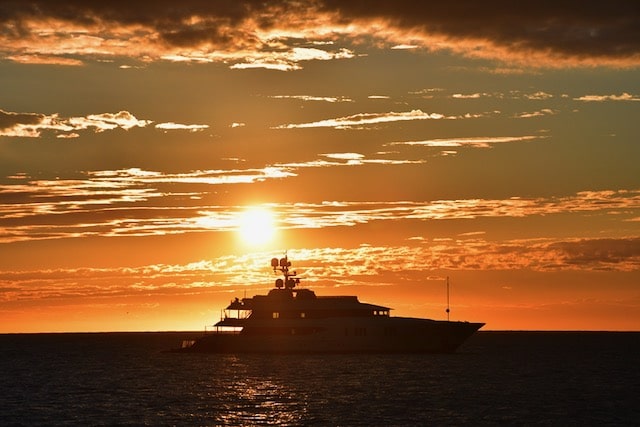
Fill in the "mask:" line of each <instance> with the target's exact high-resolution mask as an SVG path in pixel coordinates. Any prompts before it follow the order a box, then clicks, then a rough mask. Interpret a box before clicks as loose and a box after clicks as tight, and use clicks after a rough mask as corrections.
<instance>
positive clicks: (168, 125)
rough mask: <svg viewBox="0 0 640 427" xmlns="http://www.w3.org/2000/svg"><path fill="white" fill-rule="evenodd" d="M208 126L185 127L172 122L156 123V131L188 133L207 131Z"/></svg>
mask: <svg viewBox="0 0 640 427" xmlns="http://www.w3.org/2000/svg"><path fill="white" fill-rule="evenodd" d="M208 128H209V125H185V124H180V123H174V122H166V123H158V124H157V125H156V129H164V130H188V131H190V132H198V131H202V130H205V129H208Z"/></svg>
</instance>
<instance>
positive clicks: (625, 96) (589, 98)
mask: <svg viewBox="0 0 640 427" xmlns="http://www.w3.org/2000/svg"><path fill="white" fill-rule="evenodd" d="M574 100H576V101H584V102H604V101H640V96H637V95H631V94H629V93H627V92H623V93H622V94H620V95H584V96H581V97H579V98H574Z"/></svg>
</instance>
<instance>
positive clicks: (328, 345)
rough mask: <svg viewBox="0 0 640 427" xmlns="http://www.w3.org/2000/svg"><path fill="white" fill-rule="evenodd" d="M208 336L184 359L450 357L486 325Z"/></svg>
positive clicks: (296, 325) (369, 322) (389, 324)
mask: <svg viewBox="0 0 640 427" xmlns="http://www.w3.org/2000/svg"><path fill="white" fill-rule="evenodd" d="M269 323H270V324H268V325H260V326H257V325H256V326H252V325H250V324H247V325H246V326H245V328H244V329H243V331H242V332H241V333H235V334H230V333H209V334H205V335H204V336H203V337H201V338H200V339H198V340H196V341H195V342H193V343H190V345H187V346H185V347H183V348H180V349H175V350H174V351H175V352H185V353H190V352H194V353H452V352H454V351H456V349H457V348H458V347H459V346H460V345H461V344H462V343H463V342H464V341H465V340H466V339H467V338H469V337H470V336H471V335H473V334H474V333H475V332H476V331H477V330H478V329H480V328H481V327H482V326H483V325H484V323H468V322H448V321H436V320H429V319H416V318H403V317H381V318H375V319H370V318H369V319H358V318H353V319H352V318H331V319H322V320H317V321H310V320H297V321H296V320H293V321H287V320H277V321H274V322H269Z"/></svg>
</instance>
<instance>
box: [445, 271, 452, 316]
mask: <svg viewBox="0 0 640 427" xmlns="http://www.w3.org/2000/svg"><path fill="white" fill-rule="evenodd" d="M445 311H446V312H447V322H448V321H449V313H450V312H451V310H450V309H449V276H447V309H446V310H445Z"/></svg>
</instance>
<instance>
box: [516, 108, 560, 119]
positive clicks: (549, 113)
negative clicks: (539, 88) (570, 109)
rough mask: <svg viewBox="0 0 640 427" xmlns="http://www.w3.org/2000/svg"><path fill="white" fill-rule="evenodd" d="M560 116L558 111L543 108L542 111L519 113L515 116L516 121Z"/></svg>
mask: <svg viewBox="0 0 640 427" xmlns="http://www.w3.org/2000/svg"><path fill="white" fill-rule="evenodd" d="M555 114H558V111H557V110H552V109H551V108H543V109H542V110H538V111H532V112H526V113H517V114H515V115H514V117H515V118H516V119H530V118H533V117H544V116H553V115H555Z"/></svg>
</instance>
